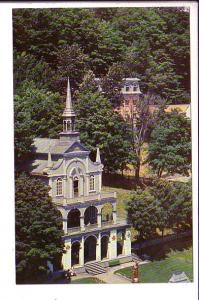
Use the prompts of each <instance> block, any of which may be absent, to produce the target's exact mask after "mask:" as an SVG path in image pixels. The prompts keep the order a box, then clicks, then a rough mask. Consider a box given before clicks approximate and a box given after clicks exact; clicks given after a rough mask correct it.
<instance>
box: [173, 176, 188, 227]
mask: <svg viewBox="0 0 199 300" xmlns="http://www.w3.org/2000/svg"><path fill="white" fill-rule="evenodd" d="M173 196H174V198H175V201H174V202H173V203H172V205H171V208H170V209H171V222H173V223H174V224H175V226H176V227H177V228H180V227H181V228H182V229H186V228H191V227H192V184H191V181H188V182H186V183H181V182H176V183H175V184H174V189H173V195H172V197H173Z"/></svg>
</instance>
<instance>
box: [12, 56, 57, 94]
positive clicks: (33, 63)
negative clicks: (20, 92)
mask: <svg viewBox="0 0 199 300" xmlns="http://www.w3.org/2000/svg"><path fill="white" fill-rule="evenodd" d="M13 62H14V93H15V94H17V89H18V88H19V89H20V86H21V85H22V84H23V82H24V81H33V82H34V83H35V85H36V87H37V88H39V89H51V88H52V86H53V81H52V77H53V76H54V71H53V70H52V69H51V68H50V66H49V64H48V63H46V62H45V61H42V60H37V59H36V58H35V56H33V55H30V54H26V52H22V53H16V52H14V59H13Z"/></svg>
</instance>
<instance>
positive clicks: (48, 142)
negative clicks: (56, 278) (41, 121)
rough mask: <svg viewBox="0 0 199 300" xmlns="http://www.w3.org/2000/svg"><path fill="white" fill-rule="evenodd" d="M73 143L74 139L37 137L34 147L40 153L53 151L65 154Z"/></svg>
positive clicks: (53, 152) (52, 152)
mask: <svg viewBox="0 0 199 300" xmlns="http://www.w3.org/2000/svg"><path fill="white" fill-rule="evenodd" d="M73 144H74V141H64V142H61V141H60V140H59V139H49V138H35V139H34V142H33V147H34V151H35V153H38V154H46V153H48V152H49V151H50V152H51V154H63V153H64V152H66V151H67V150H68V149H69V148H70V147H71V146H72V145H73Z"/></svg>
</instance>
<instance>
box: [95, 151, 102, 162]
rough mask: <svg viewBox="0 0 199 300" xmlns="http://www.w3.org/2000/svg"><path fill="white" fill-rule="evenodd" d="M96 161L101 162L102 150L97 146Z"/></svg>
mask: <svg viewBox="0 0 199 300" xmlns="http://www.w3.org/2000/svg"><path fill="white" fill-rule="evenodd" d="M96 162H97V163H101V158H100V150H99V148H97V154H96Z"/></svg>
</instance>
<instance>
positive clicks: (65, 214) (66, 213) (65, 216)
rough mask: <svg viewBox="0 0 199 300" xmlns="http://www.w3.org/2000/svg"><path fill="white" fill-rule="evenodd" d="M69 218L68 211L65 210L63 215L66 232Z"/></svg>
mask: <svg viewBox="0 0 199 300" xmlns="http://www.w3.org/2000/svg"><path fill="white" fill-rule="evenodd" d="M67 218H68V211H65V213H64V217H63V230H64V233H67V232H68V224H67V221H68V220H67Z"/></svg>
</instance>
